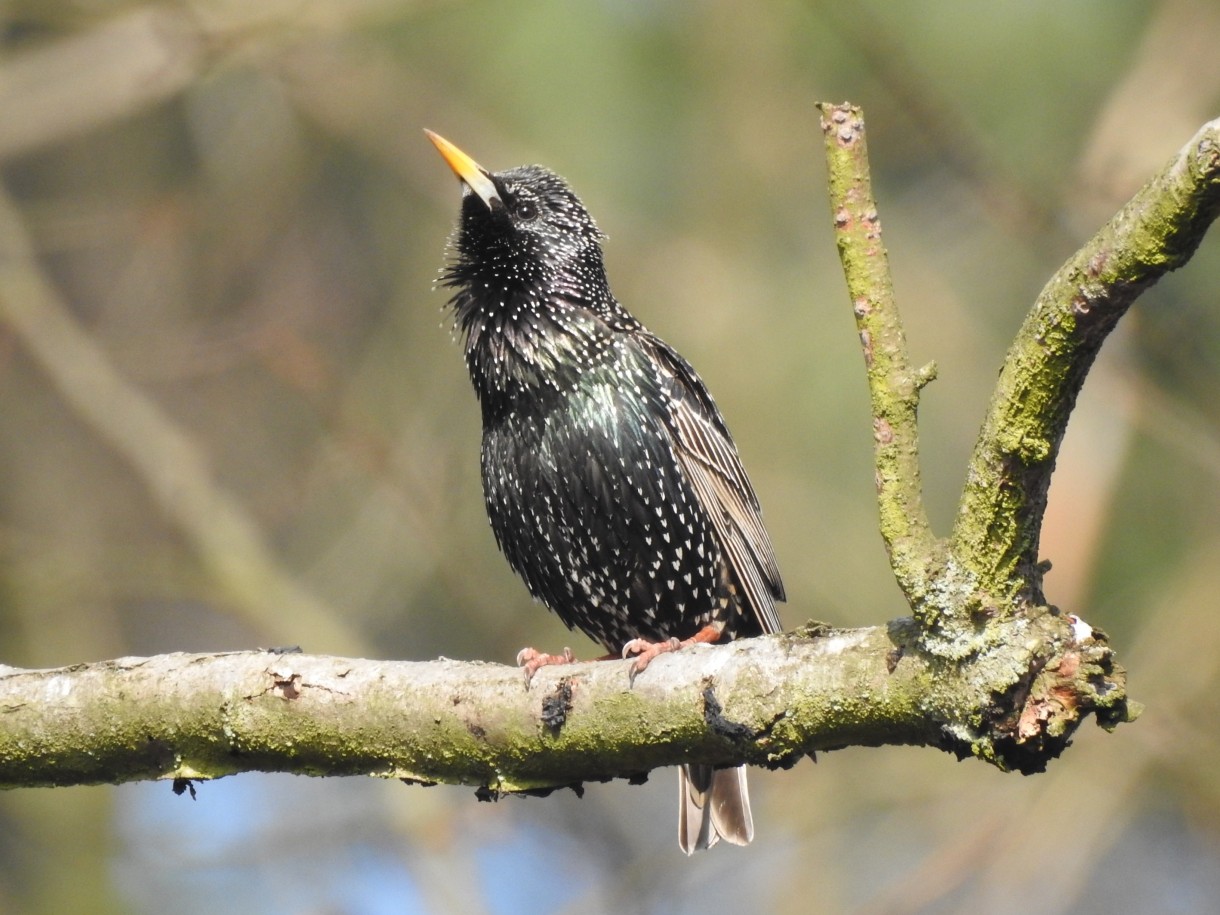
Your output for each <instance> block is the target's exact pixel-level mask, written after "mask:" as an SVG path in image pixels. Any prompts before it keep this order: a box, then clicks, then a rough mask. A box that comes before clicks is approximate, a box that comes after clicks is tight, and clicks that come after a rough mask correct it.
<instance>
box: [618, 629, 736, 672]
mask: <svg viewBox="0 0 1220 915" xmlns="http://www.w3.org/2000/svg"><path fill="white" fill-rule="evenodd" d="M720 635H721V632H720V630H719V629H717V628H716V627H715V626H712V625H710V624H709V625H707V626H704V627H703V628H702V629H700V630H699V631H698V632H696V633H695V634H694V635H692V636H691V637H690V638H689V639H676V638H674V639H666V640H665V641H664V642H650V641H648V640H647V639H632V640H631V641H630V642H628V643H627V644H626V645H624V646H623V657H624V658H629V657H631V656H632V655H635V663H634V664H632V665H631V680H632V682H633V683H634V682H635V678H636V675H637V674H638V673H640V672H641V671H642V670H644V668H645V667H647V666H648V665H649V664H651V663H652V659H653V658H655V657H656V656H657V655H659V654H665V653H666V652H669V651H677V650H678V649H679V648H686V647H687V646H688V645H697V644H699V643H704V644H713V643H715V642H719V641H720Z"/></svg>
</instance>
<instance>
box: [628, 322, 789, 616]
mask: <svg viewBox="0 0 1220 915" xmlns="http://www.w3.org/2000/svg"><path fill="white" fill-rule="evenodd" d="M651 342H652V343H653V346H654V352H655V354H656V356H657V359H658V363H659V364H660V365H662V366H663V367H664V368H666V369H667V370H668V371H669V372H671V373H672V375H673V377H674V380H675V381H676V382H677V394H678V396H676V397H674V398H673V399H672V401H671V403H670V422H671V431H672V433H673V435H674V440H675V444H676V446H677V449H676V450H677V453H678V461H679V463H680V464H681V465H682V470H683V472H684V473H685V474H686V476H687V478H688V479H689V480H690V482H691V485H692V486H693V487H694V489H695V492H696V494H697V495H698V497H699V501H700V503H701V504H702V505H704V506H706V507H707V510H708V513H709V514H710V515H711V517H712V526H713V527H714V528H715V531H716V535H717V538H718V539H719V541H720V546H721V549H723V550H724V553H725V556H726V557H727V559H728V562H729V567H730V568H731V570H732V571H733V573H734V575H735V576H736V578H737V580H738V582H739V584H740V585H741V587H742V590H743V591H744V592H745V598H746V602H747V603H748V604H749V606H750V608H751V609H752V610H753V611H754V615H755V617H756V618H757V620H758V623H759V626H760V627H761V628H762V631H763V632H779V631H780V629H781V628H782V627H781V626H780V621H779V615H778V614H777V613H776V611H775V602H776V601H782V600H783V599H784V585H783V582H782V581H781V580H780V574H779V566H778V565H777V563H776V561H775V550H774V549H773V548H772V546H771V538H770V537H768V536H767V530H766V528H765V527H764V526H763V520H762V510H761V508H760V506H759V504H758V497H757V496H756V495H755V494H754V487H753V486H751V485H750V479H749V477H747V476H746V471H745V468H744V467H742V465H741V459H740V458H739V457H738V456H737V448H736V446H735V445H734V444H733V438H732V436H731V435H730V434H729V430H728V427H727V426H725V423H724V420H723V418H721V416H720V411H719V410H718V409H717V408H716V404H715V402H714V401H713V400H712V398H711V395H710V394H709V393H708V391H707V388H706V387H704V385H703V382H702V381H701V380H700V379H699V376H698V375H696V374H695V370H694V369H693V368H691V366H690V364H689V363H688V362H686V360H685V359H683V358H682V357H681V356H679V355H678V354H677V353H676V352H674V351H673V350H672V349H671V348H670V347H669V346H668V345H667V344H665V343H664V342H663V341H661V340H659V339H657V338H655V337H653V338H652V341H651ZM717 509H719V510H717Z"/></svg>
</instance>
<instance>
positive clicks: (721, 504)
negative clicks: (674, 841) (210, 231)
mask: <svg viewBox="0 0 1220 915" xmlns="http://www.w3.org/2000/svg"><path fill="white" fill-rule="evenodd" d="M427 134H428V138H429V139H430V140H431V141H432V142H433V143H434V144H435V145H436V148H437V149H438V150H439V151H440V153H441V155H442V156H443V157H444V159H445V161H446V162H447V163H448V164H449V166H450V167H451V168H452V169H453V171H454V172H455V173H456V174H457V176H458V178H459V179H460V180H461V182H462V186H463V195H462V209H461V218H460V223H459V225H458V228H457V231H456V242H455V249H456V258H455V259H454V261H453V262H452V263H451V264H450V265H449V266H448V267H447V268H446V270H445V271H444V273H443V275H442V283H443V285H445V286H448V287H451V288H453V289H454V290H455V293H454V295H453V298H452V299H451V301H450V305H451V306H452V308H453V312H454V318H455V326H456V328H457V329H458V331H459V332H460V336H461V339H462V340H463V342H464V345H465V356H466V366H467V368H468V369H469V372H470V380H471V382H472V383H473V385H474V390H475V394H476V395H477V396H478V399H479V405H480V407H481V409H482V415H483V448H482V475H483V493H484V498H485V500H486V506H487V516H488V518H489V520H490V521H491V528H492V531H493V532H494V534H495V537H496V543H497V544H498V545H499V547H500V550H501V552H503V553H504V556H505V557H506V558H507V559H508V562H509V565H511V566H512V568H513V570H514V571H516V572H517V574H518V575H520V576H521V577H522V578H523V579H524V580H525V584H526V585H527V587H528V588H529V590H530V593H531V594H532V595H533V596H534V597H535V598H536V599H537V600H539V601H541V602H542V603H543V604H545V605H546V606H547V607H549V608H550V609H551V610H552V611H554V613H556V614H557V615H558V616H559V618H560V619H561V620H563V622H564V623H566V624H567V626H568V627H569V628H576V629H580V630H581V631H582V632H584V633H585V634H586V635H588V636H589V637H590V638H591V639H593V640H594V641H596V642H599V643H600V644H601V645H603V646H605V648H606V650H607V651H609V652H611V653H613V654H614V655H619V654H620V653H621V654H622V655H623V656H628V655H635V656H636V660H635V662H634V666H633V668H632V674H633V676H634V673H636V672H638V671H640V670H642V669H643V668H644V666H645V665H646V664H647V663H648V661H649V660H650V659H651V658H652V657H653V656H654V655H656V654H657V653H659V652H661V651H670V650H673V649H675V648H678V647H681V646H682V645H684V644H690V643H692V642H717V641H727V640H730V639H733V638H736V637H739V636H752V635H759V634H762V633H767V632H778V631H779V629H780V623H779V617H778V615H777V614H776V610H775V602H776V601H782V600H783V599H784V588H783V584H782V583H781V582H780V576H779V569H778V568H777V566H776V562H775V554H774V552H773V551H772V548H771V542H770V539H769V538H768V536H767V532H766V530H765V528H764V527H763V522H762V516H761V511H760V509H759V505H758V499H757V497H756V496H755V495H754V489H753V487H752V486H751V485H750V481H749V479H748V478H747V477H746V472H745V470H744V469H743V468H742V466H741V460H740V459H739V458H738V456H737V448H736V446H735V445H734V444H733V439H732V437H731V436H730V435H729V430H728V427H727V426H726V425H725V422H724V419H723V418H722V417H721V415H720V411H719V410H718V409H717V408H716V405H715V403H714V402H713V401H712V398H711V395H710V394H709V393H708V391H707V388H706V387H705V386H704V384H703V382H702V381H701V380H700V379H699V376H698V375H696V374H695V370H694V369H693V368H691V366H690V364H689V363H688V362H687V361H686V360H685V359H683V358H682V357H681V356H680V355H678V353H677V352H675V351H674V350H673V348H672V347H670V346H669V345H668V344H666V343H665V342H664V341H662V340H660V339H659V338H657V337H656V336H654V335H653V334H652V333H650V332H649V331H648V330H647V328H645V327H644V325H642V324H641V323H640V322H639V321H637V320H636V319H635V318H634V317H632V316H631V315H630V314H629V313H628V312H627V310H626V309H625V308H623V306H622V305H620V304H619V302H618V300H617V299H615V297H614V295H613V294H612V293H611V292H610V287H609V284H608V283H607V281H606V272H605V267H604V264H603V261H602V249H601V239H602V237H603V236H602V234H601V232H600V231H599V230H598V228H597V225H596V224H595V223H594V222H593V217H591V216H590V215H589V212H588V211H587V210H586V209H585V207H584V204H582V203H581V202H580V199H579V198H578V197H577V196H576V195H575V194H574V193H573V192H572V190H571V189H570V188H569V187H568V185H567V183H566V182H565V181H564V180H563V179H562V178H560V177H559V176H558V175H556V174H555V173H554V172H551V171H548V170H547V169H545V168H542V167H540V166H536V165H530V166H524V167H520V168H512V169H508V170H506V171H501V172H494V173H492V172H488V171H487V170H486V169H484V168H482V167H481V166H480V165H478V164H477V163H476V162H475V161H474V160H473V159H471V158H470V157H469V156H467V155H466V154H465V153H463V152H462V151H461V150H459V149H458V148H457V147H456V146H454V145H453V144H452V143H450V142H448V141H447V140H445V139H443V138H442V137H439V136H437V135H436V134H434V133H432V132H431V131H427ZM571 659H572V655H571V652H570V651H568V650H567V649H565V651H564V654H563V655H560V656H555V655H543V654H540V653H538V652H535V651H533V650H532V649H526V650H525V651H523V652H522V654H521V655H520V656H519V657H518V661H519V663H524V664H525V666H526V668H527V676H532V674H533V672H534V671H535V670H536V669H537V667H538V666H540V665H542V664H548V663H562V662H563V661H565V660H566V661H570V660H571ZM678 833H679V836H678V841H679V844H680V845H681V847H682V849H683V851H685V852H686V853H687V854H691V853H693V852H694V851H696V850H698V849H702V848H707V847H710V846H711V845H713V844H715V843H716V842H717V841H718V840H719V839H722V838H723V839H725V840H726V841H728V842H732V843H735V844H738V845H745V844H747V843H749V842H750V840H751V839H752V838H753V835H754V824H753V819H752V816H751V814H750V802H749V795H748V794H747V792H746V777H745V769H744V767H737V768H734V769H721V770H715V769H713V768H711V767H710V766H702V765H688V766H683V767H682V769H681V778H680V783H679V818H678Z"/></svg>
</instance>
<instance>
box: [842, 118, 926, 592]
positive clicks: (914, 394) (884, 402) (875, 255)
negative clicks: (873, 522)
mask: <svg viewBox="0 0 1220 915" xmlns="http://www.w3.org/2000/svg"><path fill="white" fill-rule="evenodd" d="M818 107H819V108H820V109H821V111H822V135H823V137H824V139H825V146H826V164H827V171H828V174H829V179H830V180H829V186H830V207H831V212H832V214H833V217H834V228H835V239H836V241H837V243H838V246H839V257H840V259H841V260H842V261H843V273H844V276H845V277H846V278H847V290H848V293H849V294H850V295H851V301H852V311H853V313H854V314H855V316H856V329H857V330H858V332H859V334H860V346H861V348H862V349H863V350H864V367H865V372H866V375H867V377H868V390H869V395H870V398H871V401H872V408H873V460H874V463H875V464H876V471H877V473H876V483H877V505H878V508H879V509H880V514H881V536H882V538H883V539H884V540H885V546H886V550H887V551H888V553H889V557H890V566H891V568H892V569H893V571H894V576H895V577H896V578H897V579H898V584H899V587H901V588H902V593H903V594H907V595H910V594H922V593H925V592H926V590H927V588H928V583H929V580H930V579H931V577H932V576H933V574H934V572H935V567H936V566H938V565H940V564H942V563H941V560H942V555H941V554H942V546H941V544H940V543H938V542H937V540H936V538H935V537H934V536H933V534H932V529H931V526H930V525H929V524H928V516H927V513H926V512H925V511H924V507H923V489H922V484H921V483H920V474H919V428H918V424H917V421H916V416H917V414H918V411H919V392H920V390H921V389H922V388H923V386H924V385H926V384H927V383H928V382H930V381H932V380H933V379H934V378H935V377H936V365H935V363H929V364H928V365H926V366H924V367H923V368H922V369H920V370H919V371H915V370H914V369H912V368H911V363H910V358H909V356H908V355H907V341H906V334H905V332H904V331H903V329H902V317H901V316H900V315H899V314H898V305H897V303H896V302H895V300H894V283H893V280H892V279H891V278H890V267H889V259H888V257H887V256H886V252H885V246H884V245H883V244H882V243H881V217H880V216H879V215H878V214H877V204H876V202H875V201H874V200H873V192H872V185H871V180H870V177H869V168H868V147H867V145H866V143H865V137H864V119H863V116H862V115H861V113H860V110H859V109H858V108H855V107H853V106H851V105H838V106H831V105H819V106H818Z"/></svg>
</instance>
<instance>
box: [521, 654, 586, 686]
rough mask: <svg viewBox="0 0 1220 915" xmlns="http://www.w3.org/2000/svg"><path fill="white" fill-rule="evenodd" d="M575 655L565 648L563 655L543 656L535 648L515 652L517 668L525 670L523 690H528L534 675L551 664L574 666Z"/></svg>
mask: <svg viewBox="0 0 1220 915" xmlns="http://www.w3.org/2000/svg"><path fill="white" fill-rule="evenodd" d="M575 662H576V655H574V654H572V649H571V648H565V649H564V650H563V654H544V653H543V652H541V651H539V650H538V649H537V648H522V649H521V650H520V651H518V652H517V666H518V667H522V668H524V669H525V688H526V689H529V685H530V681H531V680H533V679H534V674H536V673H538V671H539V670H540V669H541V668H543V667H548V666H550V665H551V664H574V663H575Z"/></svg>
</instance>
